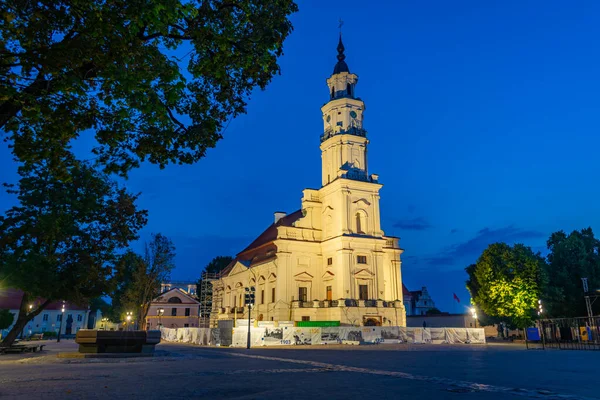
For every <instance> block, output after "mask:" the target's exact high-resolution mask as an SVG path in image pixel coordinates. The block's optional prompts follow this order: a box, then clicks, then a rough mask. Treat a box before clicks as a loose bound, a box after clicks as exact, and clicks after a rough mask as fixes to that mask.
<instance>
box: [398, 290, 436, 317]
mask: <svg viewBox="0 0 600 400" xmlns="http://www.w3.org/2000/svg"><path fill="white" fill-rule="evenodd" d="M409 297H410V310H411V313H410V314H409V313H408V308H407V312H406V315H427V311H429V310H432V309H434V308H435V303H434V302H433V299H432V298H431V296H430V295H429V292H428V291H427V288H426V287H425V286H423V287H422V288H421V290H414V291H411V292H410V296H409ZM404 302H405V304H406V300H404Z"/></svg>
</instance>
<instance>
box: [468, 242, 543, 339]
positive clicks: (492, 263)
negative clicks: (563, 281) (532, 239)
mask: <svg viewBox="0 0 600 400" xmlns="http://www.w3.org/2000/svg"><path fill="white" fill-rule="evenodd" d="M544 268H545V261H544V259H543V258H542V257H541V256H540V254H535V253H533V252H532V251H531V249H530V248H529V247H526V246H524V245H522V244H515V245H514V246H512V247H511V246H509V245H507V244H505V243H495V244H492V245H490V246H489V247H488V248H487V249H486V250H485V251H484V252H483V254H482V255H481V256H480V257H479V259H478V260H477V262H476V263H475V264H474V265H471V266H469V267H467V268H466V271H467V274H468V275H469V279H468V281H467V289H469V292H470V293H471V301H472V302H473V303H474V304H475V305H476V306H477V308H478V309H479V310H480V311H481V312H483V314H484V318H483V319H484V320H482V323H485V322H492V321H493V322H499V321H503V322H505V323H507V324H508V325H509V326H512V327H515V328H524V327H527V326H529V325H530V324H531V323H532V321H533V319H534V318H535V315H536V313H537V305H538V300H539V299H540V297H541V294H542V293H541V290H542V288H543V287H544ZM490 317H491V318H490ZM486 318H489V320H488V321H485V319H486Z"/></svg>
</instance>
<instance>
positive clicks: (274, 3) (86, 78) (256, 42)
mask: <svg viewBox="0 0 600 400" xmlns="http://www.w3.org/2000/svg"><path fill="white" fill-rule="evenodd" d="M295 11H297V6H296V4H295V3H294V2H293V1H292V0H190V1H179V0H144V1H140V0H111V1H107V0H98V1H90V0H68V1H66V0H45V1H26V0H5V1H2V2H0V16H1V22H0V130H3V131H4V132H6V133H7V139H8V140H9V143H11V145H12V147H13V153H14V154H15V155H16V156H17V157H18V159H19V160H20V161H22V162H32V161H36V160H40V159H44V158H47V157H51V156H52V154H51V153H49V152H48V149H49V148H53V149H54V150H53V151H54V152H68V151H70V149H69V147H68V146H69V144H70V143H71V141H72V140H73V139H75V138H78V137H79V136H80V135H82V134H84V135H94V142H95V144H96V145H95V147H94V149H93V152H94V153H95V160H96V161H97V162H98V163H100V164H101V165H102V166H103V167H105V168H106V170H107V171H110V172H118V173H120V174H123V175H125V174H126V173H127V171H128V170H130V169H131V168H133V167H135V166H137V165H138V164H139V163H140V162H141V161H145V160H146V161H150V162H151V163H155V164H158V165H160V166H161V167H163V166H165V165H166V164H169V163H193V162H195V161H197V160H198V159H200V158H201V157H202V156H203V155H204V154H205V151H206V149H207V148H210V147H213V146H214V145H215V143H216V142H217V141H218V140H219V139H220V138H221V134H222V132H223V128H224V127H225V126H226V123H227V121H228V120H229V119H230V118H232V117H235V116H236V115H239V114H240V113H244V112H245V110H246V101H247V98H248V96H249V95H250V93H251V91H252V90H253V89H254V88H256V87H260V88H265V86H266V85H267V84H268V83H269V82H270V80H271V79H272V77H273V76H274V75H275V74H276V73H278V72H279V66H278V64H277V58H278V57H279V56H280V55H281V54H282V53H283V42H284V40H285V39H286V38H287V37H288V35H289V34H290V33H291V31H292V25H291V23H290V21H289V19H288V17H289V16H290V15H291V14H292V13H294V12H295ZM53 167H55V168H63V167H65V166H64V165H61V164H53Z"/></svg>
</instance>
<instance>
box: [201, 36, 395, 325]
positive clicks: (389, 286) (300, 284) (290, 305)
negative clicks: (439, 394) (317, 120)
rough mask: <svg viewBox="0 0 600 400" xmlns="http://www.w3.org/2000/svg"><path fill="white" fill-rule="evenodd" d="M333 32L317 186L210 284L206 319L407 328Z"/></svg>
mask: <svg viewBox="0 0 600 400" xmlns="http://www.w3.org/2000/svg"><path fill="white" fill-rule="evenodd" d="M344 50H345V49H344V45H343V43H342V38H341V36H340V40H339V44H338V47H337V51H338V55H337V60H338V61H337V64H336V65H335V68H334V70H333V74H332V75H331V76H330V77H329V79H327V87H328V95H329V102H328V103H326V104H325V105H324V106H323V107H321V111H322V114H323V125H324V130H323V134H322V135H321V138H320V139H321V145H320V150H321V161H322V176H321V188H320V189H304V191H303V197H302V205H301V208H300V210H298V211H295V212H293V213H291V214H286V213H284V212H276V213H275V215H274V221H273V223H272V224H271V225H270V226H269V227H268V228H267V229H266V230H265V231H264V232H263V233H262V234H260V235H259V236H258V237H257V238H256V240H254V241H253V242H252V243H251V244H250V245H249V246H248V247H246V248H245V249H244V250H242V251H241V252H240V253H239V254H238V255H237V256H236V258H235V259H234V260H233V261H232V262H231V264H229V266H228V267H227V268H225V270H223V271H222V272H221V279H219V280H217V281H214V282H213V312H212V314H211V323H212V324H213V325H215V324H216V323H217V321H218V320H232V319H241V318H246V319H247V318H248V307H247V306H245V304H244V295H245V293H246V289H247V288H254V293H255V303H256V304H255V306H253V307H252V309H251V313H252V314H251V318H252V319H256V320H258V321H339V322H340V324H341V325H354V326H359V325H395V326H405V325H406V316H405V308H404V304H403V302H402V298H403V291H402V272H401V271H402V269H401V264H402V262H401V259H400V256H401V254H402V252H403V250H402V249H401V248H400V244H399V238H397V237H393V236H386V235H385V234H384V232H383V230H382V228H381V223H380V211H379V190H380V189H381V188H382V186H383V185H382V184H381V183H380V182H379V177H378V176H377V175H376V174H371V173H369V169H368V157H367V154H368V152H367V146H368V144H369V140H368V138H367V131H366V130H365V128H364V127H363V114H364V112H365V104H364V102H363V101H362V100H361V99H360V98H359V97H357V95H356V90H357V84H358V76H357V75H356V74H353V73H351V72H350V69H349V68H348V65H347V64H346V62H345V58H346V56H345V54H344Z"/></svg>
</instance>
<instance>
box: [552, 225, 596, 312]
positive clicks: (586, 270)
mask: <svg viewBox="0 0 600 400" xmlns="http://www.w3.org/2000/svg"><path fill="white" fill-rule="evenodd" d="M547 245H548V250H550V253H549V254H548V266H547V276H548V286H547V289H546V292H547V295H546V301H545V308H546V310H547V315H548V316H551V317H581V316H584V315H587V310H586V307H585V302H584V298H583V295H584V293H583V285H582V281H581V278H588V286H589V288H590V290H595V289H598V288H600V241H599V240H598V239H596V238H595V237H594V232H593V231H592V229H591V228H587V229H582V230H581V231H573V232H571V233H570V234H569V235H567V234H565V233H564V232H563V231H558V232H554V233H553V234H552V235H551V236H550V238H549V239H548V241H547Z"/></svg>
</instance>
